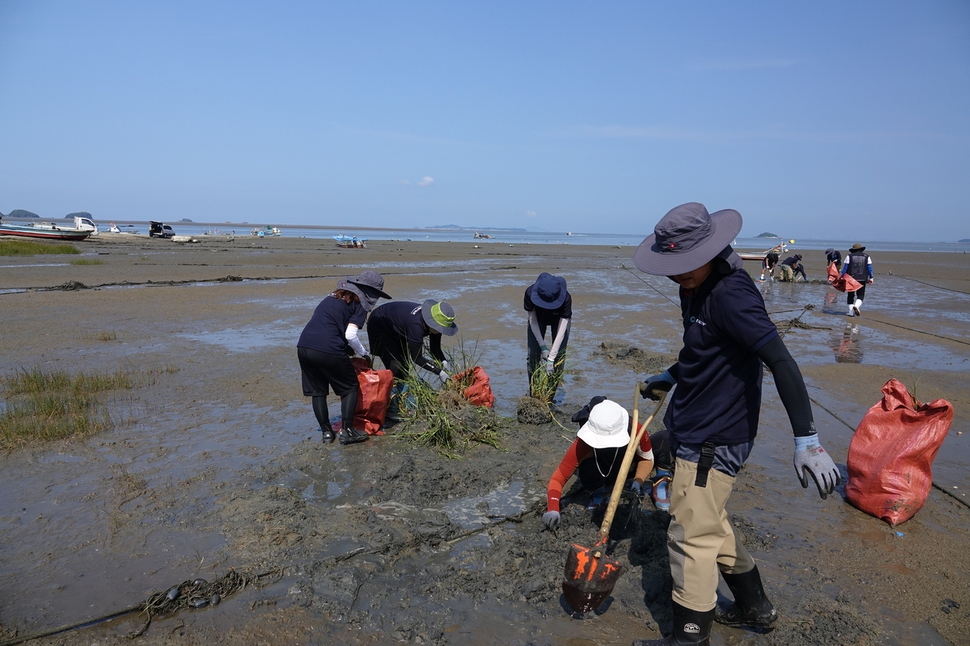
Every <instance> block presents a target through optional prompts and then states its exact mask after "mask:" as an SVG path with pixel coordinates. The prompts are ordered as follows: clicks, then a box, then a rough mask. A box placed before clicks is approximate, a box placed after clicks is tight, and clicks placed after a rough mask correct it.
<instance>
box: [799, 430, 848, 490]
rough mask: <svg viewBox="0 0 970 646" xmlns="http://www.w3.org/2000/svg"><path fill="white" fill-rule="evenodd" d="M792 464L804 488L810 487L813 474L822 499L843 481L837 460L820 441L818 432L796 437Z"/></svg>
mask: <svg viewBox="0 0 970 646" xmlns="http://www.w3.org/2000/svg"><path fill="white" fill-rule="evenodd" d="M792 464H793V465H794V466H795V475H797V476H798V481H799V482H801V483H802V488H803V489H808V476H809V475H810V476H812V480H814V481H815V486H816V487H818V495H820V496H821V497H822V500H825V498H827V497H828V495H829V494H830V493H832V492H833V491H835V487H836V485H838V484H839V483H840V482H842V475H841V474H840V473H839V469H838V467H836V466H835V462H833V461H832V458H831V457H829V454H828V453H826V452H825V449H823V448H822V445H821V444H819V443H818V433H815V434H813V435H806V436H805V437H796V438H795V456H794V457H793V458H792Z"/></svg>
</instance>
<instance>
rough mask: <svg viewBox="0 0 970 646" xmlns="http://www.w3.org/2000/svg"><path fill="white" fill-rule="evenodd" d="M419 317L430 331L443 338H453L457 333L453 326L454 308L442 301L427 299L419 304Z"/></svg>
mask: <svg viewBox="0 0 970 646" xmlns="http://www.w3.org/2000/svg"><path fill="white" fill-rule="evenodd" d="M421 316H423V317H424V322H425V323H427V324H428V327H430V328H431V329H432V330H435V331H437V332H441V333H442V334H444V335H445V336H453V335H454V334H456V333H457V332H458V326H457V325H455V308H453V307H452V306H451V305H450V304H448V303H446V302H444V301H440V302H439V301H436V300H434V299H431V298H429V299H428V300H426V301H425V302H424V303H422V304H421Z"/></svg>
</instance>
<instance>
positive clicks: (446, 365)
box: [441, 359, 451, 372]
mask: <svg viewBox="0 0 970 646" xmlns="http://www.w3.org/2000/svg"><path fill="white" fill-rule="evenodd" d="M441 369H442V370H447V371H448V372H451V364H450V363H448V360H447V359H445V360H444V361H442V362H441Z"/></svg>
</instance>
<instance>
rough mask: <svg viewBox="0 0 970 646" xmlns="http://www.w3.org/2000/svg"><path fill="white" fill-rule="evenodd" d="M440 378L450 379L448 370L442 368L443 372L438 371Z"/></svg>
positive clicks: (442, 379)
mask: <svg viewBox="0 0 970 646" xmlns="http://www.w3.org/2000/svg"><path fill="white" fill-rule="evenodd" d="M438 378H439V379H441V381H448V378H449V375H448V373H447V372H445V371H444V370H442V371H441V372H439V373H438Z"/></svg>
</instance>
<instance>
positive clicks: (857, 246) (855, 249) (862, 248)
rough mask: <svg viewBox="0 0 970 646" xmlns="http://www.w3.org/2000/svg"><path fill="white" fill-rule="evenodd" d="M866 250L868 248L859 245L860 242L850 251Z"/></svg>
mask: <svg viewBox="0 0 970 646" xmlns="http://www.w3.org/2000/svg"><path fill="white" fill-rule="evenodd" d="M865 250H866V248H865V247H864V246H862V245H861V244H859V243H858V242H857V243H855V244H854V245H852V247H851V248H850V249H849V251H865Z"/></svg>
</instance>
